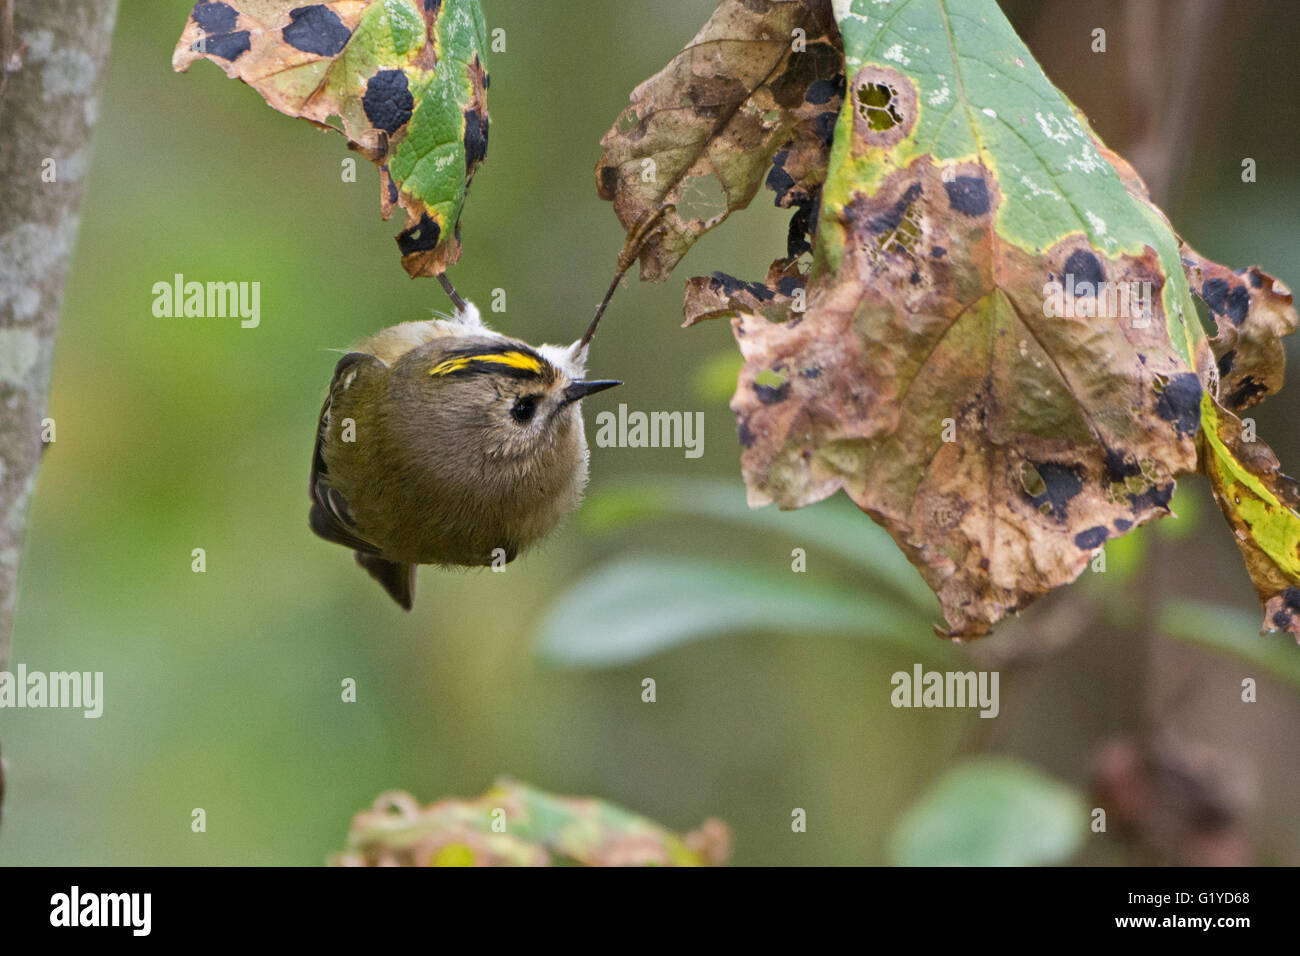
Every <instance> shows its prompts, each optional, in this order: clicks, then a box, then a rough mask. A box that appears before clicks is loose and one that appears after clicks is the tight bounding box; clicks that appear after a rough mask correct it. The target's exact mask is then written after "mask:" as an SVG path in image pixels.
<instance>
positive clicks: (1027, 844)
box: [890, 757, 1088, 866]
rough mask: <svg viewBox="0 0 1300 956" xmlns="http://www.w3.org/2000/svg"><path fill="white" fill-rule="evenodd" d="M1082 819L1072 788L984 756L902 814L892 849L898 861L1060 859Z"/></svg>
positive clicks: (1076, 841)
mask: <svg viewBox="0 0 1300 956" xmlns="http://www.w3.org/2000/svg"><path fill="white" fill-rule="evenodd" d="M1087 819H1088V817H1087V808H1086V807H1085V805H1084V801H1083V798H1082V796H1081V795H1080V794H1079V793H1078V792H1077V791H1075V790H1074V789H1073V788H1072V787H1068V786H1066V785H1065V784H1062V783H1059V782H1058V781H1055V780H1053V779H1051V778H1050V777H1048V776H1046V775H1045V774H1043V773H1042V772H1040V771H1039V770H1036V769H1035V768H1033V767H1031V766H1029V765H1028V764H1025V763H1022V762H1020V761H1017V760H1012V759H1009V758H1002V757H981V758H978V759H975V760H971V761H969V762H967V763H965V764H963V765H961V766H959V767H956V768H954V769H953V770H951V771H949V772H948V773H946V774H945V775H944V776H943V777H942V778H940V780H939V781H938V782H937V783H936V784H935V785H934V786H933V787H932V788H931V789H930V791H929V792H928V793H926V794H925V795H924V796H923V797H922V798H921V799H920V800H918V801H917V802H916V803H915V804H913V805H912V807H911V808H910V809H909V810H907V811H906V812H905V813H904V814H903V817H902V819H901V820H900V821H899V824H898V826H897V828H896V829H895V831H894V834H893V838H892V840H891V846H890V856H891V858H892V861H893V862H894V863H895V864H899V865H902V866H1036V865H1042V864H1049V863H1063V862H1065V861H1066V860H1068V859H1069V858H1070V857H1071V856H1073V855H1074V853H1075V852H1076V851H1077V850H1078V849H1079V846H1080V844H1081V843H1082V842H1083V837H1084V834H1085V833H1086V832H1087Z"/></svg>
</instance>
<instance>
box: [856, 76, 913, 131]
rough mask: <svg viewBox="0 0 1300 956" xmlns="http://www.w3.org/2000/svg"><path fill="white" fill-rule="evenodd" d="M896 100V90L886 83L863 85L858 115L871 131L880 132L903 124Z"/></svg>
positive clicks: (860, 89) (859, 97)
mask: <svg viewBox="0 0 1300 956" xmlns="http://www.w3.org/2000/svg"><path fill="white" fill-rule="evenodd" d="M894 99H895V94H894V90H893V88H892V87H890V86H889V85H888V84H886V83H863V84H862V85H861V86H859V87H858V113H859V114H860V115H861V116H862V118H863V119H864V120H866V122H867V127H868V128H869V129H871V130H874V131H875V132H880V131H882V130H887V129H893V128H894V127H895V126H897V125H898V124H899V123H901V122H903V117H902V116H901V115H900V114H899V112H898V107H897V106H895V105H894Z"/></svg>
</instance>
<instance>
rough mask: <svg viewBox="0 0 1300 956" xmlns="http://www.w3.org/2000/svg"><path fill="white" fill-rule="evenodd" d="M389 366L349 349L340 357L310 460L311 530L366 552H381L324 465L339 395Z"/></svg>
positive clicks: (371, 356) (327, 539)
mask: <svg viewBox="0 0 1300 956" xmlns="http://www.w3.org/2000/svg"><path fill="white" fill-rule="evenodd" d="M387 367H388V366H387V365H385V364H384V363H383V362H382V361H381V360H380V359H378V358H376V357H375V356H373V355H368V354H366V353H365V352H349V353H348V354H347V355H345V356H343V358H341V359H339V364H338V365H336V366H335V367H334V377H333V378H332V379H331V380H330V390H329V394H328V395H327V396H326V397H325V404H324V405H322V406H321V410H320V420H319V422H318V424H317V428H316V448H315V451H314V452H313V454H312V459H311V482H310V484H309V489H308V490H309V491H310V492H311V501H312V505H311V514H310V516H309V519H308V520H309V522H310V524H311V530H312V531H314V532H316V534H318V535H320V536H321V537H322V538H324V539H325V540H326V541H333V542H334V543H336V544H341V545H345V546H346V547H349V548H352V549H353V550H355V551H359V552H363V553H365V554H375V555H377V554H379V549H378V548H377V547H375V545H373V544H371V543H370V542H369V541H367V540H366V539H365V538H363V537H362V536H361V534H360V532H359V531H358V530H357V528H356V525H355V524H354V523H353V520H352V509H351V508H350V507H349V506H348V501H347V499H346V498H345V497H344V496H343V493H342V492H341V491H339V490H338V489H337V488H335V487H334V485H333V484H332V483H331V481H330V474H329V468H328V467H327V466H326V464H325V454H324V452H325V443H326V441H328V440H329V434H330V429H331V428H332V427H333V416H332V409H333V406H334V405H335V403H336V402H337V401H338V398H339V396H340V395H342V394H343V392H345V391H347V390H348V389H349V388H351V387H353V386H354V385H355V384H356V382H357V379H358V378H360V377H361V376H364V375H373V374H376V373H378V372H382V371H383V370H385V369H386V368H387Z"/></svg>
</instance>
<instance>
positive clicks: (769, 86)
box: [596, 0, 843, 281]
mask: <svg viewBox="0 0 1300 956" xmlns="http://www.w3.org/2000/svg"><path fill="white" fill-rule="evenodd" d="M841 67H842V61H841V57H840V54H839V49H838V34H837V32H836V28H835V21H834V18H833V17H832V16H831V11H830V4H829V2H827V0H723V2H722V3H721V4H720V5H719V6H718V8H717V10H716V11H715V12H714V14H713V16H712V17H711V18H710V19H709V22H708V23H706V24H705V25H704V27H703V28H702V29H701V30H700V32H699V33H698V34H697V35H696V36H695V38H694V39H693V40H692V41H691V42H690V43H689V44H688V45H687V46H686V48H685V49H684V50H682V52H681V53H679V54H678V55H677V56H676V57H674V58H673V60H672V62H670V63H669V64H668V65H667V66H666V67H664V69H663V70H661V71H660V72H659V73H657V74H656V75H655V76H653V77H651V78H650V79H648V80H646V81H645V82H644V83H642V84H641V85H640V86H638V87H637V88H636V89H635V90H633V92H632V97H631V100H632V102H631V105H629V106H628V107H627V109H625V110H624V111H623V113H622V114H620V116H619V118H618V120H617V121H616V122H615V124H614V126H613V127H612V128H611V129H610V130H609V132H607V133H606V134H605V136H604V138H602V139H601V147H602V148H603V150H604V152H603V154H602V156H601V158H600V161H599V162H598V163H597V165H596V186H597V191H598V192H599V194H600V196H601V198H602V199H607V200H611V201H612V202H613V203H614V211H615V212H616V213H617V215H618V218H619V221H620V222H622V224H623V226H624V228H625V229H628V230H631V229H633V228H634V227H635V225H636V223H638V222H640V221H643V219H644V218H645V217H646V216H648V215H650V214H652V213H653V212H654V211H655V210H657V209H659V208H660V207H661V206H664V205H665V204H672V205H674V206H675V208H674V209H673V210H672V211H670V212H669V213H668V215H667V218H666V227H665V228H664V230H663V231H662V232H661V233H660V234H659V235H658V237H657V238H656V240H655V241H653V242H651V243H649V244H647V245H646V247H645V248H644V250H643V252H642V255H641V278H642V279H649V280H656V281H658V280H662V279H665V278H667V277H668V274H669V273H670V272H671V271H672V269H673V267H674V266H675V265H676V264H677V262H678V261H679V260H680V259H681V257H682V256H683V255H685V253H686V251H687V250H688V249H689V248H690V247H691V245H692V244H693V243H694V242H695V241H696V240H697V239H698V238H699V237H700V236H701V235H703V234H704V233H705V232H707V231H708V230H710V229H712V228H713V227H715V226H717V225H718V224H719V223H721V222H722V221H723V220H724V219H726V218H727V216H728V215H729V214H730V213H731V212H733V211H734V210H736V209H742V208H744V207H745V206H747V205H748V204H749V202H750V200H751V199H753V197H754V194H755V193H756V192H757V191H758V188H759V186H760V185H761V184H762V183H763V179H764V174H765V173H767V172H768V170H769V167H772V170H771V175H770V176H769V177H768V183H769V185H770V186H772V188H773V189H774V190H776V192H777V201H778V204H780V205H783V206H798V205H800V204H802V203H807V202H808V201H810V197H811V194H812V193H813V191H814V190H815V188H816V186H817V185H818V184H819V183H820V180H821V177H823V176H824V175H825V161H824V155H825V150H826V149H827V144H828V143H829V141H830V136H831V132H832V129H833V124H834V120H835V116H836V115H837V113H838V109H839V105H840V100H841V97H842V93H841V87H840V84H842V81H843V76H842V73H841ZM774 157H777V164H776V166H775V167H774V166H773V159H774ZM710 193H712V194H713V195H710Z"/></svg>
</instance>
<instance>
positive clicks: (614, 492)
mask: <svg viewBox="0 0 1300 956" xmlns="http://www.w3.org/2000/svg"><path fill="white" fill-rule="evenodd" d="M581 516H582V521H583V523H584V524H585V525H586V526H587V527H588V528H590V529H592V530H596V531H605V530H611V529H614V528H617V527H621V526H624V525H627V524H630V523H633V522H638V521H646V520H649V519H651V518H658V517H664V516H674V517H684V518H704V519H707V520H714V521H725V522H727V523H729V524H733V525H736V526H738V527H743V528H750V529H753V530H754V531H759V532H767V533H770V534H778V535H781V536H782V537H784V538H786V539H788V540H789V541H790V542H791V543H792V544H795V545H798V546H800V547H803V548H804V549H805V550H807V551H809V552H810V553H812V552H815V550H817V549H821V550H824V551H826V552H827V553H829V554H832V555H834V556H836V557H838V558H841V559H843V560H845V561H848V562H850V563H851V564H853V565H854V566H856V567H857V568H858V569H859V570H860V571H862V572H863V573H864V574H867V575H870V576H871V577H872V578H874V579H875V580H876V581H878V582H880V583H882V584H884V585H886V586H887V587H889V588H890V589H892V590H893V591H894V592H896V593H897V594H899V595H900V596H902V597H904V598H906V599H907V601H908V603H909V604H911V605H912V606H913V607H915V608H916V609H917V610H918V611H920V612H922V613H924V614H934V613H935V612H936V611H937V610H938V609H937V607H936V605H935V600H934V595H933V594H931V593H930V589H929V588H927V587H926V586H925V582H924V581H923V580H922V579H921V577H920V575H918V574H917V572H916V569H915V568H913V567H912V566H911V565H909V564H908V563H907V561H906V559H905V558H904V557H903V556H902V554H900V553H899V551H898V549H897V548H896V547H894V544H893V542H892V541H890V540H889V536H888V535H887V534H885V533H884V531H882V530H881V529H880V528H878V527H876V526H874V525H863V524H862V523H861V522H860V521H859V520H857V519H858V512H857V511H856V509H854V508H853V507H852V506H851V505H850V504H849V503H848V502H846V501H843V500H834V501H828V502H826V503H824V504H819V505H818V506H817V507H815V508H803V509H801V510H799V511H797V512H791V513H785V512H781V511H778V510H776V509H775V508H750V507H749V506H748V505H747V504H746V501H745V490H744V488H743V487H741V486H739V485H736V484H733V483H732V482H729V481H717V480H712V479H686V478H654V479H640V480H638V481H637V482H635V483H629V484H627V485H623V486H619V485H614V486H611V487H608V488H605V489H603V490H602V491H600V492H598V493H597V494H594V495H592V497H591V498H590V499H589V500H588V501H587V502H586V504H585V505H584V506H583V510H582V513H581ZM813 556H814V557H815V553H814V554H813Z"/></svg>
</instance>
